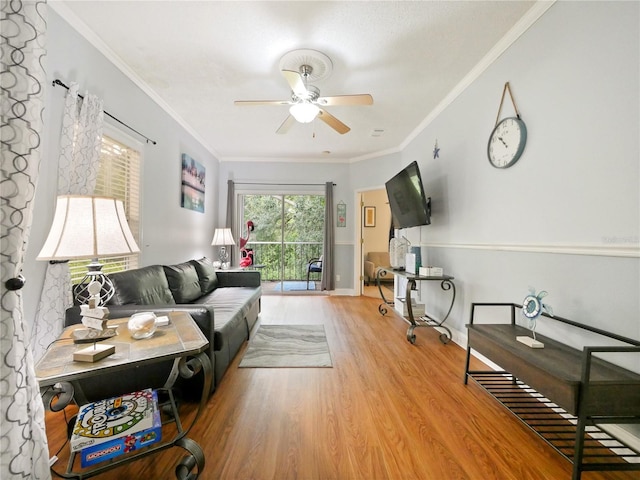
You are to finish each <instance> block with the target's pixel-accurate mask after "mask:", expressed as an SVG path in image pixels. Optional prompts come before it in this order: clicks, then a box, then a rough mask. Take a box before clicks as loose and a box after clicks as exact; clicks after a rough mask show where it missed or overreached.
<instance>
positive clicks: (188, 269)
mask: <svg viewBox="0 0 640 480" xmlns="http://www.w3.org/2000/svg"><path fill="white" fill-rule="evenodd" d="M164 273H165V275H166V276H167V280H168V281H169V288H170V289H171V294H172V295H173V298H174V300H175V301H176V303H191V302H193V301H194V300H195V299H197V298H200V296H202V292H201V291H200V281H199V280H198V273H197V272H196V269H195V267H194V266H193V264H191V263H190V262H185V263H179V264H177V265H164Z"/></svg>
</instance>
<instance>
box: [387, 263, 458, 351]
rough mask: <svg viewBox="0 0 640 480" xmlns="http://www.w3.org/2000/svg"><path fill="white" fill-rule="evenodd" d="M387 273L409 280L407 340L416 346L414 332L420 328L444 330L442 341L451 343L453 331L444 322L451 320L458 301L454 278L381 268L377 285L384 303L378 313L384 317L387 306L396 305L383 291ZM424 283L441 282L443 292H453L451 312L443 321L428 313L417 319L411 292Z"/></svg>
mask: <svg viewBox="0 0 640 480" xmlns="http://www.w3.org/2000/svg"><path fill="white" fill-rule="evenodd" d="M387 273H390V274H392V275H396V276H399V277H403V278H406V279H407V288H406V291H405V297H404V302H405V303H406V308H407V315H406V316H404V317H403V318H404V320H405V321H406V322H407V323H408V324H409V328H408V330H407V340H408V341H409V342H411V343H412V344H414V343H415V342H416V335H415V333H414V330H415V329H416V328H419V327H431V328H440V329H441V330H444V332H441V333H440V341H441V342H442V343H444V344H447V343H449V341H450V340H451V330H449V328H447V327H446V326H444V322H446V321H447V318H449V314H450V313H451V310H452V309H453V303H454V302H455V301H456V286H455V285H454V283H453V277H450V276H448V275H442V276H438V277H424V276H421V275H416V274H413V273H409V272H406V271H405V270H392V269H390V268H379V269H378V272H377V273H376V284H377V285H378V291H379V292H380V297H381V298H382V301H383V303H381V304H380V305H379V306H378V311H379V312H380V314H381V315H383V316H384V315H386V314H387V305H391V306H393V305H394V302H393V301H389V300H387V299H386V297H385V296H384V292H383V290H382V285H381V284H380V277H381V276H386V274H387ZM423 281H426V282H434V281H435V282H440V288H441V289H442V290H444V291H451V304H450V305H449V310H448V311H447V314H446V315H445V316H444V317H443V318H442V319H441V320H438V319H436V318H434V317H432V316H431V315H429V314H428V313H426V311H425V314H424V315H422V316H419V317H416V316H415V315H414V313H413V308H412V306H411V291H412V290H415V289H416V284H417V282H423ZM400 300H401V299H400Z"/></svg>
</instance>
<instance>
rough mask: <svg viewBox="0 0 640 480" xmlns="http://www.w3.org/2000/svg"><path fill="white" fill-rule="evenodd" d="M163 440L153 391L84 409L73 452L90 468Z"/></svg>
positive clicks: (73, 444)
mask: <svg viewBox="0 0 640 480" xmlns="http://www.w3.org/2000/svg"><path fill="white" fill-rule="evenodd" d="M161 437H162V421H161V419H160V411H159V409H158V394H157V392H156V391H155V390H152V389H150V388H148V389H146V390H140V391H137V392H132V393H128V394H126V395H120V396H118V397H113V398H108V399H106V400H100V401H98V402H93V403H89V404H87V405H83V406H82V407H80V411H79V412H78V417H77V419H76V424H75V427H74V428H73V434H72V435H71V451H72V452H79V454H80V459H81V460H80V462H81V463H80V464H81V466H82V467H83V468H84V467H89V466H91V465H94V464H96V463H99V462H103V461H105V460H109V459H112V458H115V457H118V456H120V455H123V454H125V453H127V452H132V451H134V450H137V449H139V448H142V447H146V446H149V445H152V444H154V443H157V442H159V441H160V439H161Z"/></svg>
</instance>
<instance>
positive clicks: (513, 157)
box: [487, 117, 527, 168]
mask: <svg viewBox="0 0 640 480" xmlns="http://www.w3.org/2000/svg"><path fill="white" fill-rule="evenodd" d="M526 143H527V127H526V125H525V124H524V122H523V121H522V120H521V119H520V117H508V118H505V119H503V120H501V121H500V122H499V123H498V124H497V125H496V127H495V128H494V129H493V131H492V132H491V136H490V137H489V144H488V145H487V156H488V157H489V162H491V165H493V166H494V167H496V168H509V167H510V166H511V165H513V164H514V163H516V162H517V161H518V159H519V158H520V156H521V155H522V152H524V147H525V144H526Z"/></svg>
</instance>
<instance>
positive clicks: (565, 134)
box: [24, 2, 640, 370]
mask: <svg viewBox="0 0 640 480" xmlns="http://www.w3.org/2000/svg"><path fill="white" fill-rule="evenodd" d="M639 8H640V6H639V4H638V3H637V2H619V3H618V2H558V3H556V4H555V5H553V6H552V7H551V8H550V9H549V10H548V11H547V13H545V14H544V15H543V16H542V17H541V18H540V19H539V20H538V21H537V22H536V23H535V24H534V25H533V26H531V27H530V28H529V29H528V31H526V32H525V33H524V34H523V35H522V36H521V37H520V38H519V39H518V40H517V41H516V42H515V43H514V44H513V45H512V46H511V47H510V48H508V49H507V50H506V51H505V52H504V53H503V54H502V55H501V56H500V57H499V58H498V59H497V60H496V61H495V62H494V63H493V64H491V65H490V66H489V67H488V68H487V69H486V70H485V71H484V72H483V73H481V74H480V75H479V77H478V78H477V79H476V80H475V81H473V82H472V83H471V84H470V86H469V87H468V88H466V89H465V90H464V91H463V92H462V93H461V94H460V95H459V96H458V97H457V98H456V99H455V100H454V101H453V102H452V103H451V104H450V105H448V106H447V107H446V108H445V109H444V110H443V111H442V113H441V114H440V115H438V116H437V117H436V118H435V119H434V120H433V121H431V123H429V124H428V125H427V126H426V127H425V129H424V130H423V131H422V132H421V133H419V134H418V135H417V136H416V137H415V138H414V139H413V140H412V141H410V142H409V143H408V144H407V145H405V146H403V149H402V152H399V153H395V154H391V155H386V156H383V157H380V158H375V159H372V160H366V161H361V162H357V163H351V164H330V163H326V164H318V163H303V164H291V163H278V162H264V163H262V162H254V163H238V164H229V163H222V164H220V165H218V161H217V159H216V158H215V157H214V155H212V154H211V153H210V152H209V150H208V149H207V148H206V147H205V146H204V145H202V144H201V143H200V142H198V140H197V139H196V138H194V137H193V136H192V135H191V134H190V133H189V132H188V131H187V130H185V128H183V127H182V126H181V125H180V124H179V123H178V122H176V121H175V120H173V119H172V118H171V116H170V115H169V114H167V113H166V112H165V111H164V110H163V109H162V108H161V107H159V106H158V105H157V104H156V103H155V102H154V101H153V100H152V99H151V98H149V97H148V96H147V95H146V94H145V92H144V91H143V90H141V89H140V88H139V87H138V86H136V84H134V83H133V82H132V81H131V80H129V79H128V78H127V77H126V76H125V75H124V74H122V73H121V72H120V71H119V70H118V69H117V68H115V67H114V66H113V65H112V64H111V63H110V62H109V61H108V60H107V59H106V58H105V57H104V56H102V55H101V54H100V53H99V52H98V51H97V50H96V49H94V48H93V47H92V46H91V45H90V44H89V43H88V42H87V41H86V40H84V39H83V38H82V37H81V36H80V35H79V34H77V33H76V32H75V31H74V30H73V29H72V28H71V27H69V26H68V25H67V24H66V23H65V22H64V21H63V20H62V19H60V18H59V17H58V16H57V15H56V14H55V13H54V12H52V11H50V14H49V39H48V43H49V56H48V59H47V71H48V72H49V77H50V80H53V79H54V78H61V79H62V80H64V81H65V82H70V81H72V80H75V81H78V82H79V83H80V85H81V89H82V90H84V89H88V90H89V91H91V92H92V93H96V94H98V95H100V96H102V97H103V98H104V100H105V107H106V109H107V111H109V112H111V113H113V114H115V115H116V116H118V117H120V118H121V119H122V120H124V121H126V122H128V123H130V124H131V125H132V126H134V127H135V128H137V129H138V130H140V131H142V132H143V133H145V134H146V135H148V136H150V137H152V138H154V139H156V140H158V142H159V143H158V145H157V146H151V145H147V146H144V175H143V179H144V180H143V182H144V185H143V192H142V193H143V210H142V226H143V232H144V233H143V235H144V237H143V241H142V242H141V247H142V250H143V253H142V264H151V263H161V262H162V263H169V262H178V261H182V260H185V259H188V258H191V257H193V256H198V255H202V254H207V255H211V254H212V253H213V249H212V247H210V245H209V243H210V239H211V238H212V235H213V229H214V228H215V226H217V225H221V224H222V223H224V217H225V214H224V212H225V209H226V205H225V204H226V181H227V179H228V178H232V179H234V180H236V181H263V182H272V181H273V182H278V181H280V182H285V183H308V182H312V183H324V182H325V181H334V182H335V183H336V184H337V186H336V189H335V199H336V201H340V200H342V201H344V202H345V203H346V204H347V211H348V216H347V228H344V229H343V228H340V229H336V241H337V244H338V245H337V255H338V260H337V262H336V273H337V274H339V275H341V282H340V283H339V284H338V286H337V288H338V289H341V290H345V289H346V290H348V289H353V288H354V252H355V251H356V249H355V241H356V237H357V234H358V232H357V229H355V225H354V219H355V218H356V215H357V212H358V210H359V207H358V206H357V205H356V201H355V200H356V198H357V192H362V191H365V190H370V189H372V188H379V187H381V186H383V185H384V182H385V181H386V180H388V179H389V178H390V177H391V176H392V175H394V174H395V173H397V171H399V170H400V169H401V168H402V167H404V166H405V165H407V164H408V163H410V162H411V161H412V160H417V161H418V163H419V164H420V168H421V171H422V175H423V178H424V181H425V188H426V190H427V194H428V195H430V196H431V197H432V198H433V212H434V214H433V219H432V220H433V221H432V225H430V226H428V227H422V228H415V229H408V230H407V231H406V232H403V233H405V234H406V235H407V236H408V237H409V239H410V240H411V241H412V243H413V244H414V245H422V246H423V257H424V258H426V259H427V260H428V262H429V263H431V264H433V265H437V266H442V267H444V268H445V271H446V272H447V273H449V274H452V275H454V276H455V277H456V285H457V286H458V300H457V302H456V307H455V308H454V312H453V313H452V318H451V326H452V327H453V328H454V329H455V330H456V334H457V335H460V336H463V335H464V330H465V329H464V324H465V323H466V322H467V320H468V312H469V304H470V302H472V301H494V300H495V301H503V300H504V301H516V302H519V301H521V300H522V299H523V298H524V295H525V294H526V293H527V290H528V287H529V286H534V287H536V288H538V289H546V290H548V291H549V296H548V297H547V301H548V303H549V304H551V305H552V306H553V307H554V310H555V312H556V313H557V314H558V315H562V316H565V317H569V318H573V319H576V320H578V321H581V322H585V323H588V324H591V325H596V326H600V327H603V328H605V329H607V330H612V331H615V332H616V333H619V334H622V335H627V336H631V337H635V338H640V304H639V300H638V292H639V291H640V267H639V259H638V238H639V236H640V197H639V187H638V186H639V176H640V170H639V158H640V148H639V140H638V131H639V130H640V122H639V112H638V105H639V104H640V102H639V98H638V85H639V84H640V81H639V78H638V74H639V71H640V68H639V60H638V59H639V57H640V55H639V44H640V42H639V36H640V35H639V24H640V21H639ZM70 52H73V53H72V54H70ZM506 81H510V82H511V86H512V89H513V92H514V95H515V98H516V101H517V104H518V107H519V109H520V111H521V113H522V116H523V119H524V120H525V122H526V123H527V126H528V129H529V140H528V143H527V148H526V150H525V153H524V156H523V158H522V159H521V160H520V162H519V163H518V164H516V166H514V167H513V168H511V169H508V170H504V171H503V170H496V169H493V168H492V167H490V166H489V164H488V161H487V160H486V154H485V150H486V143H487V139H488V136H489V133H490V131H491V129H492V126H493V124H494V122H495V115H496V113H497V108H498V104H499V100H500V94H501V93H502V87H503V85H504V83H505V82H506ZM49 90H50V91H49V92H47V93H48V101H47V110H46V114H47V118H46V122H47V126H46V132H45V145H46V151H47V153H46V155H45V159H44V161H43V165H42V169H41V173H42V175H41V181H40V184H39V185H38V190H37V197H36V207H35V212H34V229H33V233H32V237H31V241H30V245H31V246H30V249H29V251H28V254H27V262H26V265H25V274H26V276H27V279H28V284H27V287H25V290H24V294H25V313H26V317H27V319H29V320H30V319H32V317H33V313H34V312H35V305H36V304H37V298H38V296H39V291H40V286H41V284H42V275H43V272H44V265H43V264H42V262H36V261H35V260H34V258H35V256H36V254H37V251H38V250H39V248H40V247H41V245H42V243H43V241H44V236H45V234H46V230H47V229H48V226H49V223H50V220H51V216H52V214H53V199H54V198H55V194H56V191H55V190H56V180H55V176H56V170H57V138H58V135H59V132H60V116H61V109H62V105H63V96H64V92H63V91H62V89H60V88H59V87H56V88H50V89H49ZM503 113H504V114H505V115H506V114H510V113H511V106H510V103H509V102H507V103H505V106H504V109H503ZM427 114H429V112H425V116H426V115H427ZM436 139H437V140H438V144H439V146H440V148H441V153H440V158H439V159H437V160H434V159H433V158H432V155H431V152H432V150H433V146H434V143H435V140H436ZM213 147H214V148H215V146H213ZM181 153H187V154H189V155H190V156H191V157H193V158H195V159H196V160H198V161H200V162H201V163H203V164H204V165H205V166H206V167H207V197H206V206H205V214H199V213H195V212H191V211H188V210H184V209H181V208H180V206H179V199H180V192H179V184H180V154H181ZM420 293H421V296H422V297H423V298H424V299H425V300H428V301H429V306H430V308H432V309H434V310H435V311H436V312H438V311H441V310H443V309H444V307H445V305H446V302H445V301H444V300H443V295H441V293H442V292H439V291H437V290H435V289H431V288H426V287H424V288H423V289H422V290H421V292H420ZM372 314H374V315H377V312H372ZM540 328H541V329H544V326H541V327H540ZM541 331H542V330H541ZM575 341H576V342H578V343H579V342H580V341H581V339H579V338H578V339H575ZM636 368H637V369H638V370H640V366H638V365H637V364H636Z"/></svg>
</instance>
